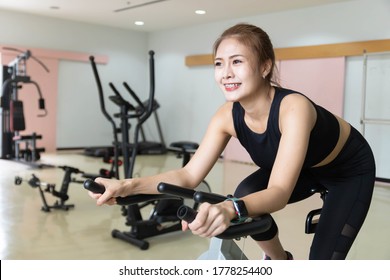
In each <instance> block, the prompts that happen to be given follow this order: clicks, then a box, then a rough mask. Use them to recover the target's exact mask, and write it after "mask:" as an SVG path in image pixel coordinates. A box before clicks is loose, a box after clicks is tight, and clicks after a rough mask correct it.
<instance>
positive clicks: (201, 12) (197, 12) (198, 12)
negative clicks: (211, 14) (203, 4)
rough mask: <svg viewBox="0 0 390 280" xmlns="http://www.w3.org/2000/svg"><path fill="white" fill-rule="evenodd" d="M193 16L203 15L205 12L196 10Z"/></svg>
mask: <svg viewBox="0 0 390 280" xmlns="http://www.w3.org/2000/svg"><path fill="white" fill-rule="evenodd" d="M195 14H197V15H204V14H206V11H205V10H196V11H195Z"/></svg>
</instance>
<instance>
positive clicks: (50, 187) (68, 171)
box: [15, 165, 84, 212]
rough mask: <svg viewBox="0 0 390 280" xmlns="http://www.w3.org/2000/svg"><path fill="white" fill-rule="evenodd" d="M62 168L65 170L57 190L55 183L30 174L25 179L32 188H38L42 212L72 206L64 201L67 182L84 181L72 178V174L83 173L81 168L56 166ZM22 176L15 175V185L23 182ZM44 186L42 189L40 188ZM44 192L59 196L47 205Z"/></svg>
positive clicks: (67, 187)
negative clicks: (43, 180) (27, 178)
mask: <svg viewBox="0 0 390 280" xmlns="http://www.w3.org/2000/svg"><path fill="white" fill-rule="evenodd" d="M58 167H59V168H61V169H62V170H64V171H65V174H64V177H63V180H62V184H61V188H60V190H59V191H57V190H56V189H55V188H56V185H55V184H50V183H46V182H42V181H41V180H40V179H39V178H38V177H37V176H35V175H34V174H32V175H31V176H32V177H31V178H30V179H29V180H27V183H28V184H29V185H30V186H31V187H32V188H38V190H39V195H40V196H41V199H42V203H43V206H42V208H41V210H42V211H44V212H50V209H59V210H65V211H68V210H69V209H70V208H74V204H66V201H67V200H68V199H69V195H68V189H69V184H70V183H80V184H81V183H83V182H84V181H81V180H76V179H75V178H72V174H79V173H81V174H83V173H84V172H82V171H81V170H79V169H77V168H74V167H70V166H65V165H64V166H58ZM23 181H24V180H23V178H21V177H19V176H16V177H15V185H20V184H22V182H23ZM42 188H44V189H42ZM45 192H47V193H50V194H52V195H53V196H55V197H57V198H59V200H57V201H56V202H55V203H54V204H53V205H48V203H47V200H46V197H45Z"/></svg>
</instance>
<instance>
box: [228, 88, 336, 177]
mask: <svg viewBox="0 0 390 280" xmlns="http://www.w3.org/2000/svg"><path fill="white" fill-rule="evenodd" d="M292 93H298V94H301V95H303V94H302V93H299V92H296V91H292V90H289V89H284V88H278V87H275V96H274V99H273V101H272V104H271V109H270V113H269V116H268V123H267V129H266V131H265V132H264V133H255V132H253V131H252V130H251V129H250V128H249V127H248V126H247V125H246V123H245V121H244V114H245V112H244V109H243V108H242V107H241V104H240V103H239V102H235V103H234V104H233V112H232V113H233V122H234V128H235V130H236V134H237V138H238V140H239V141H240V143H241V145H242V146H243V147H244V148H245V149H246V150H247V151H248V153H249V155H250V156H251V158H252V160H253V162H254V163H255V164H256V165H258V166H259V167H261V168H265V169H271V168H272V166H273V164H274V161H275V158H276V153H277V151H278V147H279V142H280V137H281V133H280V130H279V108H280V103H281V101H282V100H283V98H284V97H285V96H287V95H288V94H292ZM303 96H304V95H303ZM306 98H307V97H306ZM308 100H309V101H310V102H311V103H312V104H313V106H314V108H315V110H316V112H317V121H316V123H315V125H314V127H313V129H312V131H311V134H310V140H309V146H308V150H307V154H306V158H305V161H304V164H303V167H304V168H308V167H311V166H314V165H316V164H317V163H320V162H321V161H322V160H323V159H324V158H325V157H326V156H327V155H328V154H329V153H330V152H331V151H332V150H333V149H334V147H335V146H336V144H337V141H338V139H339V134H340V127H339V123H338V121H337V119H336V117H335V116H334V115H333V114H332V113H330V112H329V111H328V110H326V109H324V108H323V107H321V106H319V105H317V104H315V103H314V102H313V101H311V100H310V99H309V98H308Z"/></svg>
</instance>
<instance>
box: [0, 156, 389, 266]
mask: <svg viewBox="0 0 390 280" xmlns="http://www.w3.org/2000/svg"><path fill="white" fill-rule="evenodd" d="M40 162H42V163H46V164H50V165H54V166H71V167H75V168H78V169H80V170H81V171H84V172H86V173H98V171H99V169H100V168H110V166H109V164H105V163H103V162H102V160H101V159H100V158H93V157H87V156H85V155H83V151H82V150H74V151H60V152H57V153H53V154H43V155H42V158H41V161H40ZM180 165H181V159H177V158H176V156H175V155H173V154H169V153H168V154H166V155H146V156H138V157H137V159H136V165H135V170H134V176H146V175H151V174H155V173H158V172H162V171H165V170H169V169H172V168H177V167H179V166H180ZM255 168H256V167H255V166H253V165H251V164H243V163H237V162H227V161H223V160H220V161H219V162H218V163H217V164H216V166H215V167H214V169H213V170H212V171H211V172H210V174H209V175H208V177H207V182H208V183H209V184H210V186H211V189H212V191H213V192H216V193H222V194H225V195H226V194H229V193H232V192H233V190H234V187H235V186H236V185H237V183H239V182H240V180H241V179H242V178H244V176H246V175H247V174H250V173H251V172H253V171H254V170H255ZM0 170H1V176H0V186H1V187H0V193H1V196H0V215H1V216H0V258H1V259H2V260H6V259H8V260H29V259H32V260H116V259H117V260H127V259H129V260H131V259H132V260H154V259H156V260H159V259H160V260H175V259H180V260H191V259H196V258H197V257H198V256H199V255H200V254H202V253H203V252H204V251H205V250H207V248H208V246H209V239H205V238H200V237H197V236H194V235H192V234H191V232H181V231H175V232H172V233H168V234H165V235H160V236H156V237H151V238H148V239H147V241H148V242H149V243H150V247H149V249H148V250H140V249H139V248H138V247H135V246H133V245H131V244H129V243H126V242H124V241H122V240H119V239H115V238H112V236H111V231H112V230H113V229H118V230H120V231H128V230H129V228H128V227H127V226H126V225H125V217H123V216H122V215H121V209H120V206H102V207H97V206H96V204H95V202H94V201H93V200H92V199H91V198H90V197H89V196H88V195H87V192H86V191H85V190H84V188H83V186H82V184H80V183H71V184H70V186H69V190H68V195H69V200H68V201H67V202H68V203H69V204H74V205H75V207H74V208H72V209H69V210H68V211H64V210H58V209H53V210H51V211H50V212H44V211H41V207H42V205H43V203H42V200H41V197H40V195H39V190H38V188H32V187H30V186H29V185H28V183H27V180H29V179H30V178H31V176H32V174H34V175H36V176H37V177H38V178H39V179H40V180H41V182H46V183H50V184H56V190H57V191H58V190H59V189H60V187H61V183H62V180H63V176H64V171H63V170H62V169H60V168H56V167H46V168H36V167H35V168H34V167H33V166H31V165H27V164H23V163H20V162H14V161H8V160H0ZM15 176H20V177H22V178H23V182H22V183H21V184H20V185H15V183H14V179H15ZM73 177H74V178H75V179H77V180H84V179H83V178H82V177H81V175H80V174H78V175H74V176H73ZM45 197H46V200H47V203H48V204H49V205H53V204H54V203H55V201H56V199H55V198H54V197H53V196H52V195H51V194H50V193H45ZM320 206H321V200H320V198H319V196H318V195H316V196H313V197H311V198H309V199H307V200H305V201H302V202H299V203H295V204H293V205H288V206H287V207H286V208H285V209H283V210H281V211H279V212H277V213H274V215H273V217H274V218H275V220H276V221H277V223H278V226H279V229H280V237H281V240H282V242H283V245H284V247H285V248H286V250H289V251H291V252H292V253H293V255H294V257H295V259H299V260H305V259H307V256H308V252H309V248H310V243H311V239H312V235H309V234H305V233H304V223H305V218H306V215H307V213H308V212H309V211H310V210H312V209H315V208H318V207H320ZM150 210H151V209H150V208H149V209H148V207H145V208H144V209H143V210H142V213H143V215H144V217H145V219H146V218H147V217H148V214H149V213H150ZM388 213H390V186H389V185H379V184H378V185H377V186H376V187H375V191H374V196H373V201H372V206H371V209H370V212H369V214H368V216H367V219H366V222H365V224H364V225H363V228H362V230H361V232H360V233H359V235H358V238H357V239H356V241H355V243H354V245H353V247H352V249H351V251H350V253H349V255H348V259H351V260H352V259H354V260H385V259H387V260H388V259H390V243H389V242H388V237H389V236H390V223H389V218H388ZM238 243H239V246H240V247H241V248H242V249H243V251H244V253H245V254H246V255H247V257H248V258H249V259H261V258H262V255H263V253H262V252H261V251H260V249H259V248H258V247H257V245H253V244H254V243H253V241H252V240H251V239H250V238H244V239H242V240H241V241H239V242H238Z"/></svg>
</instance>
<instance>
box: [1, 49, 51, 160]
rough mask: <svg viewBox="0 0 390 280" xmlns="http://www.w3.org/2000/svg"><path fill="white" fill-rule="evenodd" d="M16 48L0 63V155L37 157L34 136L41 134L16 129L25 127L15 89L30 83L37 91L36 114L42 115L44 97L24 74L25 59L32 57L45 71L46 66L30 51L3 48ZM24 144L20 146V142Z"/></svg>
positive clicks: (44, 113)
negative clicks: (0, 90)
mask: <svg viewBox="0 0 390 280" xmlns="http://www.w3.org/2000/svg"><path fill="white" fill-rule="evenodd" d="M5 49H8V50H12V51H18V52H19V54H18V55H17V57H16V58H15V59H14V60H13V61H11V62H10V63H9V64H8V65H4V66H2V71H3V74H2V75H1V76H2V77H1V78H2V94H1V102H0V107H1V109H2V112H1V119H2V126H1V139H0V140H1V141H0V142H1V158H2V159H17V160H20V159H24V160H25V161H37V160H39V159H40V153H41V152H44V151H45V149H44V148H38V147H37V144H36V142H37V140H38V139H42V135H39V134H36V133H32V134H31V135H21V134H20V132H21V131H23V130H25V129H26V125H25V120H24V110H23V102H22V101H21V100H19V99H18V90H19V89H20V88H21V87H22V85H23V84H33V85H34V86H35V87H36V89H37V92H38V95H39V100H38V106H39V109H40V110H42V111H43V113H42V114H39V115H38V117H45V116H46V115H47V111H46V108H45V100H44V99H43V96H42V93H41V89H40V87H39V85H38V83H36V82H35V81H33V80H32V79H31V77H30V76H28V75H27V60H28V59H30V58H32V59H34V60H35V61H36V62H38V63H39V64H40V65H41V66H42V67H43V68H44V69H45V70H46V71H47V72H49V69H48V68H47V67H46V66H45V65H44V64H43V63H42V62H41V61H39V60H38V59H37V58H35V57H34V56H32V54H31V51H29V50H27V51H25V52H21V51H20V50H17V49H14V48H5ZM23 143H24V144H25V148H24V149H21V148H20V145H21V144H23Z"/></svg>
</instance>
